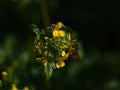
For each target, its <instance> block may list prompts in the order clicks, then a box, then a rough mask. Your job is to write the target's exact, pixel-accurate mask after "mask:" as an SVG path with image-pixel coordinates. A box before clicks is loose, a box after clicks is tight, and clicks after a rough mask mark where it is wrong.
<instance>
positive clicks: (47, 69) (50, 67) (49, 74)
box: [44, 62, 55, 80]
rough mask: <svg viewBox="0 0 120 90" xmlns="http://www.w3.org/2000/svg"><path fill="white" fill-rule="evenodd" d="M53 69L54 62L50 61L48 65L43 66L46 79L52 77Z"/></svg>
mask: <svg viewBox="0 0 120 90" xmlns="http://www.w3.org/2000/svg"><path fill="white" fill-rule="evenodd" d="M53 69H55V63H54V62H50V63H49V65H48V67H44V73H45V76H46V80H49V79H50V78H51V77H52V73H53Z"/></svg>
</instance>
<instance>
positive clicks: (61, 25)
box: [55, 22, 64, 30]
mask: <svg viewBox="0 0 120 90" xmlns="http://www.w3.org/2000/svg"><path fill="white" fill-rule="evenodd" d="M63 26H64V25H63V24H62V23H61V22H58V23H57V24H56V25H55V29H57V30H58V29H60V28H62V27H63Z"/></svg>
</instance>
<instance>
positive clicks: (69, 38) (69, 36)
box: [68, 33, 71, 41]
mask: <svg viewBox="0 0 120 90" xmlns="http://www.w3.org/2000/svg"><path fill="white" fill-rule="evenodd" d="M70 40H71V35H70V33H68V41H70Z"/></svg>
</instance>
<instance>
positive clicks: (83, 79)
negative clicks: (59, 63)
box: [0, 0, 120, 90]
mask: <svg viewBox="0 0 120 90" xmlns="http://www.w3.org/2000/svg"><path fill="white" fill-rule="evenodd" d="M45 1H46V2H44V0H43V2H42V0H0V48H1V52H2V50H3V51H4V50H5V47H7V45H6V43H7V42H8V43H9V41H10V40H11V39H10V37H11V38H12V40H13V41H14V40H15V42H14V45H13V44H10V45H11V46H10V45H8V51H9V50H12V51H11V54H5V55H4V54H1V55H3V56H4V57H5V59H3V62H1V63H0V64H1V66H0V67H1V68H2V69H1V71H2V70H7V69H6V68H8V65H11V63H13V62H15V61H14V60H12V61H10V60H11V59H13V58H14V59H15V58H18V56H19V54H22V53H23V52H25V51H28V52H29V53H30V52H31V47H32V39H31V38H32V35H31V31H30V30H29V25H30V24H31V23H35V24H37V25H38V26H39V27H44V26H49V25H51V24H52V23H57V22H59V21H60V22H62V23H63V24H64V25H66V26H70V27H71V28H72V29H73V30H74V31H75V32H77V34H78V39H79V40H80V42H81V45H82V46H81V48H82V49H83V50H81V51H80V52H81V53H84V55H83V57H82V58H81V59H80V60H76V61H74V62H72V64H71V63H70V64H68V66H67V65H66V67H65V68H63V69H60V70H58V71H57V70H56V71H55V72H56V74H55V75H56V76H55V75H53V77H52V79H51V80H50V81H48V82H43V81H39V83H42V82H43V83H45V85H46V86H45V87H46V88H44V89H55V90H56V89H57V90H63V89H77V88H78V90H79V89H81V90H119V89H120V86H119V85H120V81H119V76H120V71H119V69H120V66H119V63H120V52H119V50H120V41H119V40H120V30H119V29H120V25H119V24H120V13H119V10H120V5H119V2H117V1H116V0H45ZM41 3H44V4H41ZM44 6H46V9H43V8H44ZM45 10H46V11H45ZM46 12H47V13H46ZM46 14H47V15H46ZM44 17H45V18H47V19H44ZM45 20H46V23H44V21H45ZM9 36H10V37H9ZM7 40H8V41H7ZM10 42H11V41H10ZM9 46H10V47H9ZM11 47H12V48H13V49H9V48H11ZM29 48H30V49H29ZM8 51H7V50H6V52H8ZM7 56H9V57H8V58H6V57H7ZM0 59H1V58H0ZM30 59H31V58H30ZM1 60H2V59H1ZM5 61H6V62H7V61H10V63H6V62H5ZM16 61H17V60H16ZM23 61H24V60H23ZM26 62H27V65H28V66H30V65H31V63H30V62H29V61H26ZM29 63H30V64H29ZM79 63H80V64H79ZM25 65H26V64H25ZM70 65H71V66H70ZM3 66H4V68H3ZM18 66H19V65H18ZM25 67H27V66H25ZM34 67H36V65H35V66H32V65H31V68H34ZM19 69H21V68H17V69H16V70H19ZM21 71H22V69H21ZM26 71H27V72H28V73H29V70H28V68H27V69H26ZM23 73H25V71H23ZM17 75H18V76H17ZM17 75H16V76H17V77H19V78H20V79H21V77H22V75H21V77H20V74H17ZM37 76H38V77H36V76H35V75H34V74H33V75H32V74H31V76H30V75H27V78H26V77H24V76H23V77H22V78H24V79H26V82H25V84H26V83H27V84H28V82H31V83H29V84H28V86H29V85H33V86H35V87H36V88H38V87H39V84H38V83H36V82H37V81H38V79H36V78H40V77H39V74H37ZM31 77H32V78H34V79H31V80H30V81H29V80H28V79H29V78H31ZM27 80H28V82H27ZM35 80H36V81H35ZM21 82H22V83H24V80H23V81H21ZM20 86H21V87H22V84H20ZM20 86H19V87H20ZM23 86H24V85H23ZM41 86H42V85H41ZM43 86H44V85H43ZM36 90H37V89H36Z"/></svg>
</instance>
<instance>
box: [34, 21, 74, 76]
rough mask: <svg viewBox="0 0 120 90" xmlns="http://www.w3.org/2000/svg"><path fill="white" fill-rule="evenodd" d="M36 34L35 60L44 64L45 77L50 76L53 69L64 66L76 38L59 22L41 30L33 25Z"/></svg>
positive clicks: (72, 49)
mask: <svg viewBox="0 0 120 90" xmlns="http://www.w3.org/2000/svg"><path fill="white" fill-rule="evenodd" d="M33 31H34V32H35V34H36V37H35V40H34V52H36V54H37V56H36V60H37V61H38V62H41V63H42V65H43V66H44V72H45V74H46V76H47V77H51V75H52V71H53V69H56V68H60V67H64V66H65V60H67V59H68V57H69V56H70V55H72V53H73V51H74V50H75V48H74V47H73V45H74V44H75V42H76V39H72V38H71V32H69V30H67V27H66V26H64V25H63V24H62V23H61V22H58V23H57V24H52V26H50V27H47V28H46V29H42V30H41V31H40V30H39V29H38V28H37V27H34V28H33Z"/></svg>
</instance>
